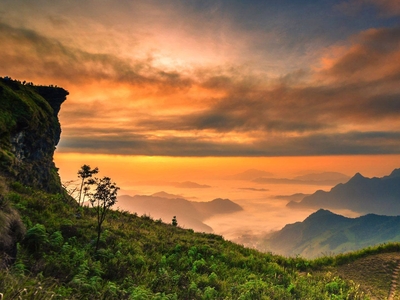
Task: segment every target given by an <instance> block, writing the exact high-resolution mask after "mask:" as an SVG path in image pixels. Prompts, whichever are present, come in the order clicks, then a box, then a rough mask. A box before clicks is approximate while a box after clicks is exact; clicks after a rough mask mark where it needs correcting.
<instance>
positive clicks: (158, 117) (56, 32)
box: [0, 0, 400, 180]
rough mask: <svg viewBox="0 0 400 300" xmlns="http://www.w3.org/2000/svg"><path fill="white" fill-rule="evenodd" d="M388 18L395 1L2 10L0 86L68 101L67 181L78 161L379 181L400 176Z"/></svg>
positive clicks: (396, 44)
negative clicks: (46, 88)
mask: <svg viewBox="0 0 400 300" xmlns="http://www.w3.org/2000/svg"><path fill="white" fill-rule="evenodd" d="M100 3H101V4H100ZM399 16H400V9H399V2H398V1H397V0H382V1H370V0H346V1H344V0H343V1H342V0H329V1H323V2H321V3H316V2H315V1H306V0H301V1H290V0H283V1H278V2H276V3H272V2H265V1H256V0H252V1H246V2H240V1H227V0H220V1H198V2H197V1H157V0H152V1H146V2H142V1H140V2H136V1H135V2H132V1H118V2H115V1H111V0H104V1H101V2H98V1H93V0H85V1H76V0H73V1H56V2H51V3H49V2H48V1H45V0H37V1H25V0H16V1H10V0H6V1H2V2H1V3H0V43H1V45H2V47H0V65H1V69H0V70H1V73H2V74H0V75H1V76H11V77H12V78H15V79H20V80H26V81H33V82H34V83H36V84H55V85H59V86H62V87H63V88H65V89H67V90H68V91H69V92H70V95H69V96H68V99H67V101H66V102H65V103H64V104H63V105H62V109H61V112H60V115H59V117H60V122H61V125H62V130H63V132H62V137H61V142H60V144H59V146H58V148H57V154H56V163H57V165H58V166H59V167H60V173H61V175H62V176H63V177H65V179H70V177H71V176H73V175H74V174H75V173H76V169H77V168H79V166H80V165H81V164H83V163H90V164H92V165H97V166H98V167H99V168H101V169H102V170H104V172H107V173H111V174H110V175H112V176H115V177H116V178H117V179H118V180H120V178H122V177H126V176H130V177H132V178H133V179H134V180H136V177H143V178H153V177H157V178H159V177H163V176H177V177H181V178H186V177H193V178H202V177H203V178H204V177H206V176H215V175H217V174H221V175H224V174H228V173H237V172H240V171H244V170H246V169H249V168H257V169H262V170H266V171H271V172H272V173H274V174H276V175H277V176H278V175H279V176H289V175H290V174H296V173H299V172H307V171H340V172H343V173H346V174H348V175H353V174H354V173H355V172H358V171H359V172H362V173H364V174H365V175H367V176H378V175H379V176H381V175H385V174H388V173H389V172H390V171H391V170H392V169H394V168H396V167H398V166H400V161H399V155H400V79H399V78H400V76H399V75H400V22H399V21H400V19H399ZM121 180H122V179H121Z"/></svg>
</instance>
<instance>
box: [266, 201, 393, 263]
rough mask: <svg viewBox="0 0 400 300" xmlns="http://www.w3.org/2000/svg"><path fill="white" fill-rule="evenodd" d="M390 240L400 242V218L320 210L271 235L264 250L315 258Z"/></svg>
mask: <svg viewBox="0 0 400 300" xmlns="http://www.w3.org/2000/svg"><path fill="white" fill-rule="evenodd" d="M390 241H400V216H397V217H393V216H379V215H374V214H369V215H365V216H361V217H358V218H354V219H353V218H346V217H343V216H340V215H337V214H334V213H332V212H330V211H328V210H323V209H320V210H318V211H317V212H315V213H313V214H311V215H310V216H309V217H307V218H306V219H305V220H304V221H303V222H297V223H294V224H289V225H286V226H285V227H284V228H282V229H281V230H280V231H278V232H275V233H273V234H271V235H270V237H269V238H268V239H267V240H266V241H264V242H263V247H264V248H265V249H268V250H270V251H273V252H276V253H279V254H283V255H289V256H295V255H301V256H303V257H309V258H312V257H317V256H320V255H321V254H322V253H332V254H338V253H343V252H348V251H354V250H358V249H361V248H364V247H368V246H373V245H377V244H381V243H386V242H390Z"/></svg>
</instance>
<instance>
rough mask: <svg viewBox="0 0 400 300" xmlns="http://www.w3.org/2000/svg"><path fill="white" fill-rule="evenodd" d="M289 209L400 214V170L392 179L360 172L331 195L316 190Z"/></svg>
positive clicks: (332, 190)
mask: <svg viewBox="0 0 400 300" xmlns="http://www.w3.org/2000/svg"><path fill="white" fill-rule="evenodd" d="M287 205H288V206H289V207H293V208H296V207H309V208H327V209H329V208H330V209H350V210H353V211H356V212H360V213H376V214H381V215H392V216H393V215H399V214H400V169H395V170H394V171H393V172H392V173H391V174H390V175H389V176H384V177H382V178H377V177H374V178H367V177H364V176H362V175H361V174H360V173H357V174H356V175H354V176H353V177H352V178H351V179H350V180H349V181H348V182H347V183H345V184H338V185H336V186H335V187H333V188H332V189H331V190H330V191H329V192H326V191H321V190H319V191H316V192H315V193H314V194H312V195H310V196H306V197H304V199H303V200H302V201H300V202H293V201H291V202H289V203H288V204H287Z"/></svg>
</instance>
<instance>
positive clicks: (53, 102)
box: [0, 78, 68, 192]
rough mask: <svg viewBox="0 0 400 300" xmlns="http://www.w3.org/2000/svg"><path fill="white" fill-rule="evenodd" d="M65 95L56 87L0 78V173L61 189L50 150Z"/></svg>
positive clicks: (47, 188) (56, 139)
mask: <svg viewBox="0 0 400 300" xmlns="http://www.w3.org/2000/svg"><path fill="white" fill-rule="evenodd" d="M67 95H68V92H67V91H66V90H64V89H62V88H59V87H51V86H34V85H24V84H22V83H20V82H19V81H16V80H10V79H8V78H7V79H5V78H0V173H2V174H4V175H6V176H7V177H8V178H10V179H13V180H18V181H20V182H21V183H22V184H24V185H27V186H31V187H34V188H40V189H42V190H45V191H47V192H59V191H61V183H60V177H59V175H58V173H57V168H56V167H55V164H54V162H53V154H54V150H55V147H56V145H57V144H58V142H59V140H60V135H61V127H60V123H59V121H58V112H59V111H60V107H61V104H62V103H63V102H64V101H65V99H66V96H67Z"/></svg>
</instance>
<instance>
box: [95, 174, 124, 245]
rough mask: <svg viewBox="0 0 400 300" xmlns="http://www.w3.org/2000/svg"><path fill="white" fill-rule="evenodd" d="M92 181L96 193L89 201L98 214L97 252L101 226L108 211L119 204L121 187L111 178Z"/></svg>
mask: <svg viewBox="0 0 400 300" xmlns="http://www.w3.org/2000/svg"><path fill="white" fill-rule="evenodd" d="M92 181H93V183H94V185H95V186H96V187H95V190H94V193H91V194H89V196H90V198H89V199H90V203H91V204H92V207H94V208H95V210H96V213H97V228H96V230H97V241H96V251H97V250H98V249H99V242H100V235H101V226H102V224H103V222H104V220H105V218H106V215H107V212H108V210H109V209H110V207H111V206H113V205H114V204H115V203H116V202H117V193H118V190H119V187H118V186H117V185H116V184H115V183H114V182H111V178H110V177H103V178H102V179H99V178H95V179H93V180H92Z"/></svg>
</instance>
